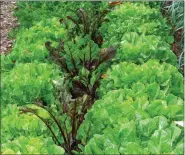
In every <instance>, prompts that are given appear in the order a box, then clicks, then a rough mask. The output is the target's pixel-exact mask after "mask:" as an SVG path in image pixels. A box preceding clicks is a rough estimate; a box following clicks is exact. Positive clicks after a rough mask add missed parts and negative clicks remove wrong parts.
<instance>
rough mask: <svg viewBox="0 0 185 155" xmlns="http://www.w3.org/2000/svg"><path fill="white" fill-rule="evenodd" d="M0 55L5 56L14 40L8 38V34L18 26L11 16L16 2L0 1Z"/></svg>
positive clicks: (15, 19) (14, 18)
mask: <svg viewBox="0 0 185 155" xmlns="http://www.w3.org/2000/svg"><path fill="white" fill-rule="evenodd" d="M0 6H1V12H0V24H1V26H0V54H6V53H7V52H9V51H10V50H11V48H12V44H13V42H14V39H10V38H9V37H8V33H9V32H11V30H12V29H13V28H15V27H17V26H18V21H17V18H16V17H14V16H13V12H14V9H15V8H16V1H8V2H5V1H0Z"/></svg>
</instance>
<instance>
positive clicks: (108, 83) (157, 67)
mask: <svg viewBox="0 0 185 155" xmlns="http://www.w3.org/2000/svg"><path fill="white" fill-rule="evenodd" d="M105 75H106V77H104V79H103V80H101V85H100V87H99V96H100V97H102V96H103V95H104V94H106V93H107V92H108V91H110V90H116V89H119V88H131V87H132V86H133V85H134V84H135V83H136V82H140V83H143V84H145V85H149V84H153V83H157V84H158V87H159V89H160V90H163V91H164V92H165V94H166V95H167V94H169V93H171V94H174V95H176V96H179V97H181V98H183V92H184V89H183V76H182V74H180V73H179V72H178V69H177V68H176V67H174V66H172V65H170V64H167V63H162V64H160V63H159V62H158V61H156V60H149V61H147V62H146V63H144V64H142V65H136V64H133V63H127V62H121V63H120V64H117V65H112V67H111V68H110V69H108V71H107V73H106V74H105ZM150 89H151V92H152V90H153V89H154V88H153V87H151V88H150Z"/></svg>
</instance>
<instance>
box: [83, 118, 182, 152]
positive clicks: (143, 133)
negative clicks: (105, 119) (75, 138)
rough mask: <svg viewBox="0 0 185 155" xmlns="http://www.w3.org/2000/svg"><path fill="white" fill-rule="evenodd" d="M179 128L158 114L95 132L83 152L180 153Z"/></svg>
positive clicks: (180, 129) (180, 131) (180, 132)
mask: <svg viewBox="0 0 185 155" xmlns="http://www.w3.org/2000/svg"><path fill="white" fill-rule="evenodd" d="M183 152H184V151H183V129H182V128H180V127H177V126H176V125H175V124H174V123H172V124H168V122H167V120H166V119H165V118H164V117H162V116H159V117H155V118H153V119H145V120H142V121H139V122H134V121H128V122H125V123H121V124H119V125H116V126H114V127H111V128H106V129H105V131H104V133H103V134H102V135H100V134H95V135H94V137H93V138H92V139H90V141H89V142H88V143H87V145H86V146H85V147H84V148H83V153H84V154H183Z"/></svg>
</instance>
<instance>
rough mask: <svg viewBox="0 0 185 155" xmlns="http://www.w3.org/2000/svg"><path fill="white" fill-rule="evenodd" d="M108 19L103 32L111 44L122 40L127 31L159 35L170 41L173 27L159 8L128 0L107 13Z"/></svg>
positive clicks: (103, 26)
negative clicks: (168, 23)
mask: <svg viewBox="0 0 185 155" xmlns="http://www.w3.org/2000/svg"><path fill="white" fill-rule="evenodd" d="M107 19H108V20H109V22H107V23H105V24H103V25H102V27H101V32H102V34H103V36H104V39H105V42H107V41H108V42H109V43H110V44H111V45H113V44H115V43H117V42H120V41H121V38H122V36H123V35H124V34H125V33H126V32H137V33H138V34H142V33H144V34H145V35H158V36H161V37H162V39H164V40H165V41H168V37H169V33H170V29H171V28H170V26H168V25H167V22H166V20H165V19H164V18H163V17H162V15H161V14H160V11H159V10H158V9H154V8H150V7H149V6H145V5H144V4H138V3H127V2H126V3H123V4H121V5H119V6H117V7H116V8H115V9H114V10H113V11H112V12H110V13H109V14H107Z"/></svg>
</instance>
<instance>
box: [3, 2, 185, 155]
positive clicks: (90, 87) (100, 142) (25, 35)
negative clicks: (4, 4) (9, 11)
mask: <svg viewBox="0 0 185 155" xmlns="http://www.w3.org/2000/svg"><path fill="white" fill-rule="evenodd" d="M17 6H18V8H17V9H16V12H15V16H17V17H18V20H19V23H20V27H19V28H18V29H16V30H14V32H12V34H10V36H11V37H14V36H16V42H15V44H14V47H13V49H12V52H11V53H10V54H8V55H6V56H2V57H1V60H2V64H1V66H2V73H3V78H2V85H1V89H2V90H3V91H2V94H1V101H2V103H3V104H2V105H3V109H2V110H3V111H2V122H3V123H2V136H1V139H2V153H3V154H20V153H21V154H28V153H29V154H30V153H31V154H64V153H65V152H66V153H68V154H73V153H83V154H138V153H139V154H163V153H166V154H182V153H183V136H184V134H183V130H184V129H183V128H181V127H179V126H177V125H176V124H175V123H174V121H182V120H183V112H184V111H183V106H184V104H183V99H182V98H183V77H182V75H181V74H180V73H179V72H178V70H177V68H176V67H175V66H176V58H175V55H174V54H173V53H172V51H171V50H170V44H171V43H173V42H174V38H173V37H172V36H170V30H171V27H170V26H168V25H167V22H166V20H165V19H164V18H163V17H162V15H161V13H160V11H159V8H158V3H157V2H156V3H152V4H151V3H147V4H144V3H143V4H140V3H128V2H123V4H121V5H119V6H116V7H115V8H112V10H111V9H108V3H107V2H105V3H103V2H78V3H77V2H18V3H17ZM150 7H152V8H150ZM109 8H111V7H109ZM107 9H108V10H107ZM109 11H110V13H109ZM106 14H107V16H106V19H105V18H104V16H105V15H106ZM102 23H103V24H102ZM115 48H117V53H116V50H115ZM48 51H49V52H48ZM114 57H115V58H114ZM112 58H114V59H113V61H112V62H110V61H109V62H108V60H110V59H112ZM150 59H158V61H155V60H150ZM148 60H149V61H148ZM52 61H53V62H54V63H56V64H57V65H59V67H60V69H61V70H59V67H58V66H56V65H54V64H50V63H51V62H52ZM122 61H127V62H122ZM104 62H106V63H104ZM107 62H108V63H107ZM120 62H121V63H120ZM109 63H120V64H117V65H113V66H112V67H111V68H110V69H108V71H107V73H106V74H103V75H102V73H103V72H105V68H106V67H107V66H108V65H109ZM167 63H169V64H167ZM139 64H140V65H139ZM141 64H142V65H141ZM172 65H174V66H172ZM61 71H62V72H63V73H61ZM64 74H65V75H64ZM101 77H102V78H103V79H102V81H101V82H100V78H101ZM53 83H54V85H53ZM100 83H101V85H100V88H99V91H98V93H99V96H100V97H101V99H99V100H97V101H96V99H97V98H98V97H97V88H98V87H99V84H100ZM54 87H55V89H54ZM94 102H95V104H94ZM30 103H31V104H32V103H35V104H36V105H37V106H35V105H28V104H30ZM15 104H17V105H24V107H17V105H15ZM26 104H27V105H26ZM93 104H94V105H93ZM25 105H26V106H25ZM23 135H24V136H23ZM63 148H64V149H65V151H64V149H63Z"/></svg>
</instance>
